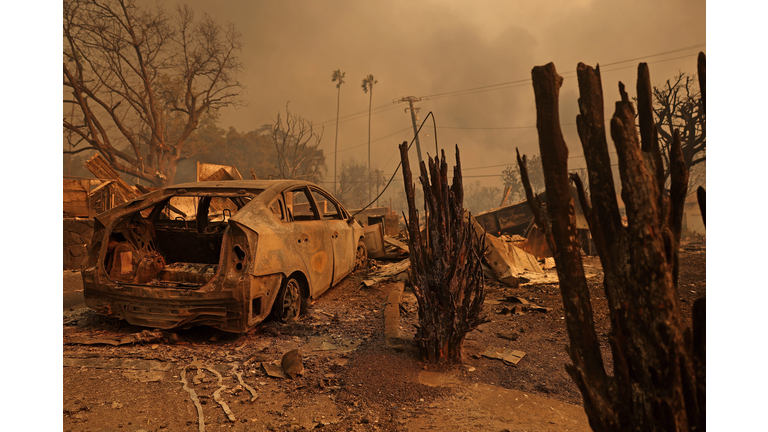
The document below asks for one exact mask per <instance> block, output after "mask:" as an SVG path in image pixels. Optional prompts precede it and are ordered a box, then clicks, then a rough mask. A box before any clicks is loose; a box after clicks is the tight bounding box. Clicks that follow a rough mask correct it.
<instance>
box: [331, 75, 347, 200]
mask: <svg viewBox="0 0 768 432" xmlns="http://www.w3.org/2000/svg"><path fill="white" fill-rule="evenodd" d="M336 81H338V82H339V83H338V84H336V88H337V89H339V90H338V93H337V95H336V138H335V140H336V142H335V143H334V144H333V194H334V195H336V194H337V193H338V191H337V190H336V160H337V159H338V155H339V153H338V150H339V101H340V100H341V99H340V98H341V85H342V84H344V72H342V71H341V69H336V70H335V71H333V74H332V75H331V82H336Z"/></svg>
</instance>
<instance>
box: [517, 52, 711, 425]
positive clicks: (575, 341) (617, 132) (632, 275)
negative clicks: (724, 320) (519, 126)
mask: <svg viewBox="0 0 768 432" xmlns="http://www.w3.org/2000/svg"><path fill="white" fill-rule="evenodd" d="M577 75H578V81H579V91H580V98H579V110H580V114H579V115H578V116H577V119H576V123H577V126H578V132H579V137H580V139H581V142H582V147H583V149H584V155H585V159H586V162H587V170H588V174H589V180H590V185H591V196H590V197H589V198H588V197H587V196H586V193H585V192H584V188H583V185H582V181H581V179H580V178H579V177H578V175H571V178H570V180H572V181H573V182H574V183H575V185H576V187H577V190H578V196H579V201H580V202H581V206H582V208H583V209H584V213H585V216H586V218H587V221H588V223H589V227H590V230H591V231H592V234H593V238H594V239H595V246H596V247H597V251H598V254H599V256H600V261H601V263H602V265H603V271H604V274H605V278H604V287H605V294H606V299H607V300H608V306H609V309H610V316H611V324H612V328H611V333H610V334H609V342H610V345H611V352H612V356H613V363H614V370H613V376H609V375H608V374H607V373H606V371H605V368H604V366H603V361H602V357H601V355H600V350H599V344H598V341H597V337H596V334H595V326H594V322H593V318H592V309H591V303H590V297H589V290H588V289H587V285H586V280H585V279H584V272H583V267H582V263H581V256H580V253H579V248H578V244H577V243H576V238H575V232H576V229H575V220H574V203H573V199H572V198H571V196H570V194H569V193H568V184H569V176H568V167H567V160H568V148H567V146H566V144H565V141H564V140H563V136H562V133H561V131H560V121H559V118H558V93H559V88H560V85H561V83H562V78H561V77H560V76H559V75H558V74H557V72H556V71H555V67H554V65H553V64H552V63H550V64H548V65H546V66H541V67H535V68H534V69H533V72H532V77H533V87H534V93H535V96H536V114H537V128H538V132H539V147H540V151H541V159H542V163H543V165H544V176H545V183H546V189H547V215H548V217H547V218H546V219H545V220H542V217H541V212H540V211H539V203H538V201H537V200H536V199H535V197H534V196H533V194H532V191H531V187H530V183H529V181H528V175H527V170H526V166H525V158H524V157H523V158H521V157H520V156H519V154H518V164H519V165H520V170H521V177H522V180H523V185H524V187H525V190H526V196H527V197H528V202H529V205H530V206H531V208H532V210H533V212H534V214H535V215H536V217H537V223H538V224H539V225H540V226H542V227H543V228H544V229H545V230H546V238H547V240H548V242H549V247H550V249H551V250H552V251H553V253H554V257H555V262H556V263H557V271H558V277H559V279H560V287H561V293H562V296H563V306H564V308H565V315H566V324H567V327H568V335H569V338H570V346H569V348H568V351H569V354H570V358H571V361H572V362H573V364H571V365H566V370H567V371H568V373H569V374H570V375H571V377H572V378H573V380H574V381H575V382H576V384H577V386H578V387H579V390H580V391H581V394H582V396H583V398H584V409H585V411H586V413H587V416H588V418H589V422H590V426H591V427H592V428H593V429H594V430H596V431H609V430H677V431H680V430H693V429H703V428H704V426H705V425H704V402H705V401H704V398H705V394H704V390H703V389H704V387H703V380H704V376H703V375H702V374H699V373H698V371H696V370H695V368H694V353H693V351H694V347H693V345H694V344H691V343H690V342H688V341H690V340H691V335H690V329H685V328H683V325H682V320H681V314H680V301H679V297H678V293H677V268H678V245H679V241H680V230H681V217H682V206H683V201H684V199H685V193H684V191H685V190H686V188H687V182H688V170H687V168H686V166H685V163H684V162H683V159H682V152H681V151H680V144H679V143H680V141H679V139H676V140H675V143H674V144H673V149H672V152H671V153H672V154H671V158H670V164H671V165H672V179H671V187H670V193H669V197H667V196H666V194H665V192H664V184H663V183H662V182H661V181H660V179H661V178H662V177H661V172H660V170H661V169H662V166H661V164H660V158H659V157H658V152H659V148H658V142H657V139H656V131H655V129H653V122H652V121H650V120H651V119H649V117H648V116H649V115H652V111H651V110H650V109H649V107H650V104H651V103H652V102H651V100H650V91H649V90H650V74H649V73H648V68H647V65H645V64H644V63H641V64H640V66H639V68H638V106H639V110H640V113H639V114H640V118H639V123H640V137H642V140H641V139H640V138H639V137H638V131H637V127H636V125H635V110H634V107H633V106H632V104H631V103H630V101H629V97H628V95H627V93H626V92H625V91H624V85H623V84H621V83H619V91H620V95H621V100H620V101H618V102H616V112H615V114H614V115H613V118H612V120H611V137H612V139H613V141H614V144H615V146H616V150H617V155H618V159H619V173H620V176H621V184H622V199H623V201H624V203H625V205H626V209H627V219H628V226H627V227H626V228H625V227H624V226H623V225H622V224H621V219H620V216H619V211H618V204H617V200H616V193H615V189H614V186H613V176H612V173H611V166H610V159H609V158H608V147H607V141H606V131H605V126H604V124H605V123H604V120H603V118H604V117H603V95H602V84H601V82H600V70H599V68H592V67H589V66H586V65H584V64H579V65H578V68H577ZM696 348H699V345H696ZM699 349H700V350H703V349H702V348H699Z"/></svg>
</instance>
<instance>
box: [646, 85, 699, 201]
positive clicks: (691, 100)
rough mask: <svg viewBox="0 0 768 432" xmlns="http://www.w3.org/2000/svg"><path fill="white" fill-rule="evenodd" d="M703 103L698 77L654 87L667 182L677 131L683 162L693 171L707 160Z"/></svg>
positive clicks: (654, 108) (657, 121) (655, 108)
mask: <svg viewBox="0 0 768 432" xmlns="http://www.w3.org/2000/svg"><path fill="white" fill-rule="evenodd" d="M702 104H703V100H702V97H701V91H700V90H699V85H698V80H697V78H696V75H695V74H694V75H690V74H686V73H684V72H680V73H679V74H678V75H677V76H675V77H674V78H672V79H670V80H667V81H666V82H665V83H664V85H663V86H658V87H653V112H654V114H655V125H656V131H657V132H658V134H659V144H660V145H661V158H662V162H663V164H664V180H665V181H666V182H667V183H668V180H669V176H670V154H671V149H672V142H673V141H674V136H675V130H679V131H680V142H681V144H682V150H683V160H685V165H686V166H687V167H688V169H689V170H690V169H692V168H693V167H694V166H695V165H697V164H700V163H703V162H706V160H707V122H706V116H705V115H704V109H703V105H702ZM694 186H695V184H694ZM694 190H695V189H694ZM689 192H691V191H689Z"/></svg>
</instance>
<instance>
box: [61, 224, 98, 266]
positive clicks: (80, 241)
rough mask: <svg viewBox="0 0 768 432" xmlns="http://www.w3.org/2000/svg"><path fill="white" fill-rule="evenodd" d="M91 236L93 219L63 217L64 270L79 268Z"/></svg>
mask: <svg viewBox="0 0 768 432" xmlns="http://www.w3.org/2000/svg"><path fill="white" fill-rule="evenodd" d="M92 236H93V219H85V218H65V219H64V270H76V269H79V268H80V264H82V263H83V261H84V260H85V256H86V250H87V247H88V244H90V242H91V237H92Z"/></svg>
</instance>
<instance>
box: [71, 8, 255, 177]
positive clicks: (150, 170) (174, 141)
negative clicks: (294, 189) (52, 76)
mask: <svg viewBox="0 0 768 432" xmlns="http://www.w3.org/2000/svg"><path fill="white" fill-rule="evenodd" d="M63 33H64V50H63V68H64V87H65V89H66V91H68V92H69V94H68V96H65V99H64V103H65V106H67V107H68V108H67V109H65V113H66V116H65V118H64V121H63V127H64V133H65V137H66V138H67V139H68V141H69V144H70V149H69V150H68V151H67V152H68V153H77V152H80V151H85V150H96V151H98V152H99V153H101V154H102V155H103V156H104V158H106V159H107V160H108V161H109V163H110V164H111V165H112V167H113V168H114V169H115V170H117V171H121V172H124V173H127V174H130V175H132V176H136V177H138V178H141V179H143V180H146V181H148V182H151V183H153V184H155V185H157V186H162V185H166V184H171V183H172V181H173V177H174V176H175V173H176V166H177V164H178V162H179V161H180V160H181V158H182V157H181V150H182V147H183V145H184V143H185V141H186V140H187V138H189V137H190V135H191V134H192V132H193V131H194V130H195V128H196V127H197V126H198V124H199V123H200V121H201V119H202V118H203V117H204V116H205V115H207V114H209V113H211V112H213V111H215V110H216V109H218V108H221V107H224V106H228V105H233V104H237V103H239V101H238V96H239V94H240V92H241V90H242V87H241V85H240V83H239V82H238V81H237V78H236V74H237V72H238V71H239V70H240V68H241V64H240V62H239V60H238V57H237V54H238V53H239V51H240V42H239V34H238V33H237V32H236V31H235V29H234V27H232V26H229V27H226V28H222V27H221V26H219V25H218V24H217V23H216V22H214V21H213V20H212V19H211V18H210V17H209V16H205V17H203V19H201V20H198V21H195V19H194V14H193V12H192V10H191V9H189V8H188V7H186V6H184V7H179V8H178V9H177V14H175V15H168V14H166V13H165V12H164V11H163V10H162V9H158V10H154V11H153V10H145V9H141V8H139V7H137V6H135V5H134V3H133V2H132V1H131V0H107V1H103V2H100V1H94V0H65V1H64V27H63ZM69 107H71V109H69Z"/></svg>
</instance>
